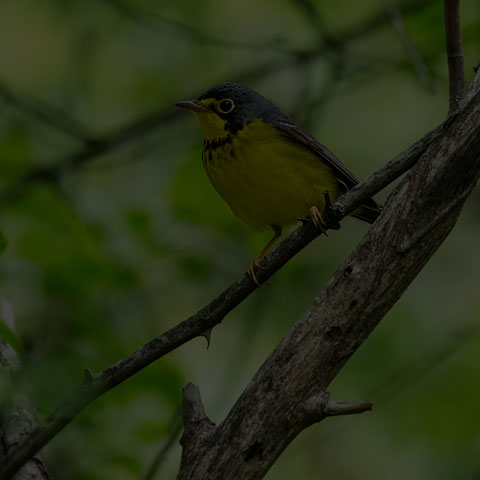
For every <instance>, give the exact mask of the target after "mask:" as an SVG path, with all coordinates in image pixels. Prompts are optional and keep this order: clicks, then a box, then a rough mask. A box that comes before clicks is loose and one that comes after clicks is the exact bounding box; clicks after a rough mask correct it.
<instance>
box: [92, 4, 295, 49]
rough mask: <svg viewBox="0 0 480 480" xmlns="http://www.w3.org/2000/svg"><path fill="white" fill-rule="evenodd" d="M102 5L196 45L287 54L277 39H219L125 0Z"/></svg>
mask: <svg viewBox="0 0 480 480" xmlns="http://www.w3.org/2000/svg"><path fill="white" fill-rule="evenodd" d="M100 1H101V2H103V3H106V4H108V5H110V6H111V7H112V8H114V9H115V10H116V11H117V12H119V13H120V14H121V15H123V16H124V17H127V18H128V19H130V20H131V21H132V22H135V23H137V24H139V25H142V26H144V27H147V28H149V29H153V30H157V31H164V30H165V26H166V25H167V26H170V27H173V28H175V29H176V30H178V31H179V32H181V33H182V34H183V35H186V36H188V37H190V38H191V39H192V40H195V41H196V42H198V43H202V44H208V45H214V46H217V47H226V48H241V49H247V50H258V49H265V50H277V51H283V52H285V53H289V52H290V50H289V49H288V48H283V47H282V42H281V41H279V39H276V40H272V41H267V42H263V43H260V42H246V41H241V40H234V39H231V38H225V37H220V36H217V35H212V34H210V33H209V32H208V31H206V30H201V29H199V28H198V27H196V26H194V25H189V24H187V23H185V22H182V21H180V20H175V19H173V18H170V17H167V16H165V15H162V14H159V13H155V12H152V11H149V10H146V9H144V8H141V7H139V6H138V5H134V4H133V3H129V2H127V1H125V0H100Z"/></svg>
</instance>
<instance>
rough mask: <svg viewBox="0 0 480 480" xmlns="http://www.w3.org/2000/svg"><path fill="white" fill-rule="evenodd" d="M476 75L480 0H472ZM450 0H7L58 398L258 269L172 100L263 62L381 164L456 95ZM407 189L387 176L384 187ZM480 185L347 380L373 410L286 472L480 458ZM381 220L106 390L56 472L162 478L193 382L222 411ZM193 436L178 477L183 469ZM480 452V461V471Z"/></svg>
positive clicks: (31, 319)
mask: <svg viewBox="0 0 480 480" xmlns="http://www.w3.org/2000/svg"><path fill="white" fill-rule="evenodd" d="M462 27H463V35H464V52H465V64H466V69H467V77H468V79H471V78H472V75H473V73H472V72H473V71H472V67H473V66H474V65H475V64H476V63H477V61H478V59H479V56H480V35H479V32H480V6H479V4H478V2H477V1H476V0H465V1H463V2H462ZM447 77H448V76H447V68H446V58H445V47H444V27H443V6H442V2H440V1H432V0H430V1H426V0H423V1H407V2H406V1H403V2H400V1H399V2H390V1H388V0H385V1H383V2H377V1H373V0H368V1H363V2H358V1H353V0H337V1H335V2H320V1H316V2H315V1H311V2H309V1H306V0H296V1H293V0H292V1H288V0H284V1H280V2H279V1H277V0H266V1H262V2H255V1H253V0H245V1H243V2H225V1H221V0H215V1H214V0H208V1H202V2H195V1H193V0H187V1H183V2H178V1H173V0H168V1H163V2H155V1H153V0H150V1H147V0H143V1H136V2H134V1H133V0H130V1H128V2H127V1H125V2H123V0H122V1H117V0H82V1H80V0H77V1H74V0H57V1H54V0H44V1H42V2H38V1H36V0H15V1H3V2H1V3H0V161H1V169H2V175H1V178H0V187H1V190H0V204H1V209H0V227H1V229H2V231H3V233H4V235H5V237H6V238H7V240H8V245H7V248H6V250H5V252H4V254H3V256H2V258H1V269H0V285H1V294H2V295H3V296H4V297H5V298H7V299H8V300H9V301H10V302H11V303H12V304H13V307H14V309H15V312H16V319H17V329H18V335H19V337H20V339H21V341H22V344H23V347H24V349H25V352H26V356H25V374H26V375H25V376H26V380H27V382H28V383H29V384H30V387H31V391H32V395H33V397H34V398H35V400H36V402H37V404H38V408H39V415H40V417H43V416H44V415H46V414H48V413H49V412H51V411H52V410H53V408H54V407H55V406H56V405H57V404H58V403H59V402H60V401H61V400H62V399H63V398H64V396H65V395H66V394H67V393H69V392H70V391H71V390H72V388H73V387H74V386H76V385H77V384H78V383H79V382H80V381H81V378H82V374H83V369H84V368H85V367H89V368H90V369H92V370H93V371H95V370H101V369H103V368H105V367H106V366H108V365H109V364H111V363H113V362H115V361H116V360H118V359H119V358H121V357H122V356H125V355H126V354H128V353H129V352H131V351H132V350H134V349H135V348H137V347H138V346H140V345H142V344H143V343H145V342H146V341H148V340H150V339H151V338H153V337H154V336H156V335H158V334H160V333H162V332H163V331H165V330H166V329H168V328H169V327H171V326H173V325H174V324H176V323H177V322H179V321H181V320H182V319H184V318H185V317H187V316H189V315H190V314H191V313H193V312H195V311H196V310H197V309H198V308H200V307H201V306H203V305H204V304H205V303H207V302H208V301H209V300H210V299H211V298H213V297H214V296H216V295H217V294H218V293H219V292H220V291H221V290H222V289H223V288H225V287H226V286H227V285H228V284H229V283H230V282H232V281H233V280H235V279H236V278H238V277H239V276H240V275H241V274H242V273H243V272H244V271H245V270H246V267H247V266H248V264H249V262H250V260H251V259H252V258H253V257H254V256H255V254H256V253H257V252H258V251H259V250H260V248H261V247H262V246H263V244H264V243H265V242H266V240H267V239H268V236H269V233H266V234H262V233H258V232H252V231H250V230H249V229H248V228H247V227H245V226H244V225H243V224H242V223H241V222H240V221H239V220H237V219H236V218H235V217H234V216H233V215H232V214H231V212H230V211H229V209H228V207H227V206H226V205H225V204H224V203H223V202H222V200H221V199H220V198H219V197H218V196H217V194H216V193H215V192H214V191H213V188H212V187H211V186H210V184H209V183H208V180H207V178H206V175H205V174H204V172H203V168H202V165H201V160H200V149H201V132H200V128H199V126H198V125H197V123H196V121H195V119H194V117H193V116H192V115H190V114H188V113H187V112H185V111H180V110H177V109H175V107H174V106H173V105H174V103H175V102H177V101H179V100H186V99H191V98H195V97H196V96H197V95H199V94H200V93H202V92H203V91H204V90H206V89H207V88H208V87H210V86H212V85H214V84H216V83H219V82H223V81H237V82H240V83H245V84H248V85H249V86H251V87H252V88H254V89H256V90H258V91H260V92H261V93H262V94H264V95H265V96H267V97H268V98H270V99H271V100H272V101H274V102H275V103H276V104H277V105H278V106H279V107H281V108H282V109H283V110H285V111H286V112H288V113H289V114H291V115H293V116H294V117H295V118H297V119H298V120H300V121H301V122H302V123H303V124H304V125H305V126H306V127H308V128H309V129H310V131H311V132H312V133H313V134H314V135H315V136H316V137H317V138H318V139H319V140H320V141H322V143H325V144H326V145H327V146H328V147H329V148H330V149H331V150H332V151H334V152H335V153H336V154H337V155H338V156H339V157H340V158H341V159H342V160H343V161H344V162H345V164H346V165H347V166H348V167H349V168H350V169H352V170H353V171H354V172H355V173H356V174H357V175H358V176H359V177H360V178H365V177H366V176H367V175H368V174H369V173H371V172H372V171H373V170H374V169H376V168H378V167H380V166H381V165H383V164H384V163H385V162H386V161H387V160H389V159H390V158H391V157H393V156H394V155H395V154H397V153H398V152H399V151H401V150H402V149H403V148H406V147H408V146H409V145H410V144H411V143H412V142H413V141H415V140H417V139H419V138H420V137H421V136H422V135H424V134H425V133H426V132H428V131H429V130H430V129H432V128H434V127H435V126H436V125H437V124H438V123H440V122H441V121H442V120H443V119H444V118H445V116H446V113H447V110H448V78H447ZM385 197H386V192H382V194H380V195H379V196H378V199H379V200H380V201H383V200H384V199H385ZM479 205H480V196H479V193H478V191H477V192H474V194H473V195H472V196H471V198H470V199H469V201H468V202H467V205H466V207H465V210H464V212H463V215H462V217H461V219H460V221H459V223H458V225H457V227H456V229H455V230H454V232H453V233H452V235H451V236H450V237H449V239H448V240H447V242H445V244H444V245H443V246H442V247H441V249H440V250H439V251H438V253H437V254H436V255H435V256H434V258H433V259H432V261H431V262H430V263H429V264H428V265H427V267H426V268H425V269H424V270H423V271H422V273H421V274H420V275H419V277H418V278H417V279H416V280H415V282H414V283H413V285H412V286H411V288H410V289H409V290H408V291H407V293H406V294H405V295H404V296H403V298H402V299H401V300H400V301H399V302H398V304H397V305H396V306H395V307H394V309H393V310H392V311H391V312H390V313H389V314H388V315H387V316H386V318H385V320H384V322H383V323H382V324H381V325H380V326H379V327H378V328H377V329H376V330H375V332H374V333H373V335H371V337H370V338H369V340H368V341H367V342H366V344H365V345H364V346H363V347H362V348H361V350H360V351H359V352H358V354H357V355H355V356H354V357H353V358H352V359H351V360H350V361H349V363H348V364H347V365H346V367H345V368H344V369H343V371H342V372H341V374H340V375H339V376H338V378H337V379H336V380H335V382H334V383H333V384H332V385H331V387H330V391H331V393H332V399H335V400H355V399H358V400H365V401H371V402H373V403H374V404H375V407H374V411H373V413H368V414H364V415H362V416H359V417H345V418H334V419H329V420H327V421H325V422H322V423H321V424H320V425H319V426H314V427H312V428H310V429H309V430H308V431H306V432H304V433H303V434H302V435H301V436H300V437H299V438H298V439H296V440H295V441H294V442H293V444H292V445H291V446H290V447H289V448H288V449H287V451H286V452H285V453H284V454H283V456H282V457H281V458H280V459H279V460H278V462H277V463H276V464H275V466H274V467H273V468H272V470H271V471H270V473H269V474H268V475H267V477H266V478H267V479H270V480H274V479H275V480H277V479H278V480H284V479H291V478H298V479H300V478H301V479H305V480H309V479H312V480H313V479H317V478H320V477H322V478H328V479H345V480H351V479H372V480H377V479H378V480H380V479H382V480H383V479H404V478H409V479H412V480H425V479H430V478H432V479H433V478H435V479H436V480H440V479H452V478H459V479H460V478H468V479H470V478H480V469H479V465H480V411H479V408H478V405H479V401H480V381H479V380H478V379H479V377H480V376H479V373H480V372H479V371H480V367H479V360H478V357H479V355H478V351H479V348H480V335H479V316H480V298H479V294H478V292H479V274H478V272H479V270H480V255H479V253H478V245H479V238H480V224H479V222H478V209H479ZM366 228H367V227H366V226H365V225H364V224H362V223H361V222H358V221H356V220H353V219H346V220H345V221H344V222H342V229H341V230H340V231H338V232H333V231H332V233H329V237H328V238H324V237H322V238H319V239H318V240H317V241H315V242H314V244H312V245H310V246H309V247H308V248H307V249H306V250H305V251H304V252H302V253H301V254H299V255H298V256H297V257H296V258H294V259H293V260H292V261H291V262H290V263H289V264H288V265H286V266H285V268H283V269H282V271H280V272H279V273H277V274H276V275H275V277H274V278H273V280H272V282H271V285H268V286H264V287H262V288H261V289H260V290H259V291H257V292H255V293H254V294H253V295H252V296H251V297H250V298H249V299H248V300H247V301H246V302H244V304H243V305H241V306H240V307H239V308H237V309H236V310H235V311H234V312H233V313H232V314H230V315H229V316H228V317H227V318H226V320H225V321H224V322H223V323H222V324H221V325H220V326H219V327H217V328H215V330H214V332H213V336H212V344H211V346H210V348H209V349H208V350H206V348H205V347H206V342H205V340H204V339H195V340H193V341H192V342H190V343H188V344H187V345H184V346H183V347H181V348H179V349H178V350H177V351H175V352H174V353H172V354H170V355H169V356H167V357H166V358H165V359H162V360H161V361H159V362H157V363H156V364H154V365H152V366H150V367H149V368H147V369H145V370H144V371H142V372H140V373H139V374H137V375H136V376H135V377H134V378H132V379H130V380H129V381H127V382H126V383H125V384H124V385H121V386H120V387H118V388H116V389H115V390H114V391H111V392H109V393H107V394H106V395H105V396H104V397H102V398H101V399H100V400H98V401H96V402H95V403H94V404H93V405H91V406H90V407H89V408H88V409H87V410H86V411H85V412H83V413H82V414H81V415H80V416H79V418H77V419H76V420H75V421H74V422H73V424H71V425H70V426H68V427H67V428H66V429H65V430H64V431H63V432H61V433H60V434H59V435H58V436H57V437H56V438H55V439H54V440H53V441H52V442H51V443H50V444H49V445H48V447H47V448H45V450H44V457H45V459H46V462H47V465H48V468H49V470H50V473H51V475H52V477H54V478H59V479H63V478H65V479H66V478H68V479H72V480H77V479H82V480H83V479H92V480H93V479H98V480H100V479H101V480H104V479H116V480H123V479H139V478H146V477H145V476H146V472H147V471H148V469H149V468H150V466H151V465H152V462H153V460H154V457H155V455H156V454H157V453H158V452H159V451H160V450H161V449H162V448H163V446H164V444H165V441H166V440H165V438H164V436H167V438H168V436H169V435H170V434H169V433H168V432H170V431H171V429H172V422H174V419H175V416H176V414H177V412H178V409H179V406H180V397H181V388H182V386H183V385H184V384H185V383H186V382H187V381H193V382H194V383H196V384H198V385H199V386H200V389H201V392H202V396H203V399H204V403H205V407H206V411H207V414H208V415H209V417H210V418H211V419H212V420H214V421H216V422H220V421H221V420H222V419H223V418H224V416H225V414H226V413H227V412H228V410H229V408H230V407H231V406H232V404H233V402H234V401H235V399H236V398H237V397H238V395H239V393H240V392H241V391H242V390H243V388H244V387H245V385H246V384H247V383H248V381H249V379H250V378H251V377H252V375H253V374H254V373H255V371H256V369H257V368H258V367H259V366H260V364H261V363H262V362H263V361H264V359H265V358H266V357H267V355H268V354H269V353H270V352H271V350H272V349H273V348H274V347H275V345H276V344H277V343H278V342H279V340H280V339H281V338H282V336H283V335H284V334H285V333H286V332H287V331H288V329H289V328H290V326H291V325H292V324H293V323H294V321H295V320H296V319H297V318H298V317H299V316H300V314H301V313H302V312H303V311H304V310H305V309H306V308H307V307H308V306H309V305H310V303H311V302H312V299H313V298H314V296H315V295H316V294H317V293H318V292H319V291H320V289H321V288H322V285H324V284H325V282H326V281H327V280H328V278H329V276H330V275H331V274H332V273H333V272H334V270H335V268H336V267H337V265H338V264H339V263H340V262H341V261H342V260H343V259H344V258H345V256H346V255H347V254H348V252H349V251H350V250H351V249H352V248H353V246H354V245H355V244H356V243H357V242H358V241H359V240H360V239H361V237H362V235H363V234H364V233H365V231H366ZM179 457H180V447H179V446H178V443H177V440H176V439H175V442H174V446H173V448H172V449H170V450H169V451H168V455H167V456H166V459H165V461H164V462H163V463H162V464H161V466H160V469H159V470H158V472H157V474H156V476H154V477H152V478H172V479H173V478H175V474H176V471H177V468H178V462H179ZM475 472H476V475H477V476H476V477H475V476H474V475H475Z"/></svg>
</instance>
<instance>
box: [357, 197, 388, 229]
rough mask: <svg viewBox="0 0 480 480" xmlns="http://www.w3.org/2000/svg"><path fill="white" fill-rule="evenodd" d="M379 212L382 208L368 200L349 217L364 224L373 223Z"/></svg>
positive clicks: (373, 201)
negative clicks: (357, 219)
mask: <svg viewBox="0 0 480 480" xmlns="http://www.w3.org/2000/svg"><path fill="white" fill-rule="evenodd" d="M381 212H382V206H381V205H379V204H378V203H377V202H376V201H375V200H373V199H371V198H370V199H369V200H368V201H367V202H365V203H364V204H363V205H361V206H360V207H359V208H357V210H355V211H354V212H353V213H352V214H351V215H352V217H355V218H359V219H360V220H363V221H364V222H367V223H373V222H374V221H375V220H376V219H377V218H378V216H379V215H380V213H381Z"/></svg>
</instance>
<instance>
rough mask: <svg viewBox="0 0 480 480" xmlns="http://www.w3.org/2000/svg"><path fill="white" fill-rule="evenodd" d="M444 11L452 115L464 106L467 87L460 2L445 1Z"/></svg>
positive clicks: (457, 0)
mask: <svg viewBox="0 0 480 480" xmlns="http://www.w3.org/2000/svg"><path fill="white" fill-rule="evenodd" d="M444 11H445V37H446V42H447V60H448V76H449V86H450V95H449V96H450V109H449V115H451V114H452V113H455V112H456V111H457V110H458V109H459V108H460V107H461V106H462V102H463V99H464V97H465V85H466V84H465V69H464V64H463V51H462V31H461V29H460V0H444Z"/></svg>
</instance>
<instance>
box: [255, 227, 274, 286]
mask: <svg viewBox="0 0 480 480" xmlns="http://www.w3.org/2000/svg"><path fill="white" fill-rule="evenodd" d="M272 229H273V237H272V238H271V239H270V241H269V242H268V243H267V244H266V245H265V246H264V247H263V249H262V251H261V252H260V253H259V254H258V255H257V256H256V257H255V258H254V259H253V260H252V262H251V263H250V265H249V267H248V274H249V275H250V278H251V279H252V280H253V281H254V282H255V283H256V284H257V285H258V286H260V283H259V282H258V279H257V276H256V275H255V267H258V268H263V267H262V266H261V265H260V262H261V261H262V260H263V257H265V255H266V254H267V252H268V251H269V250H270V248H272V245H273V244H274V243H275V242H276V241H277V239H278V238H279V237H280V235H281V234H282V229H281V227H279V226H277V225H274V226H272Z"/></svg>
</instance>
